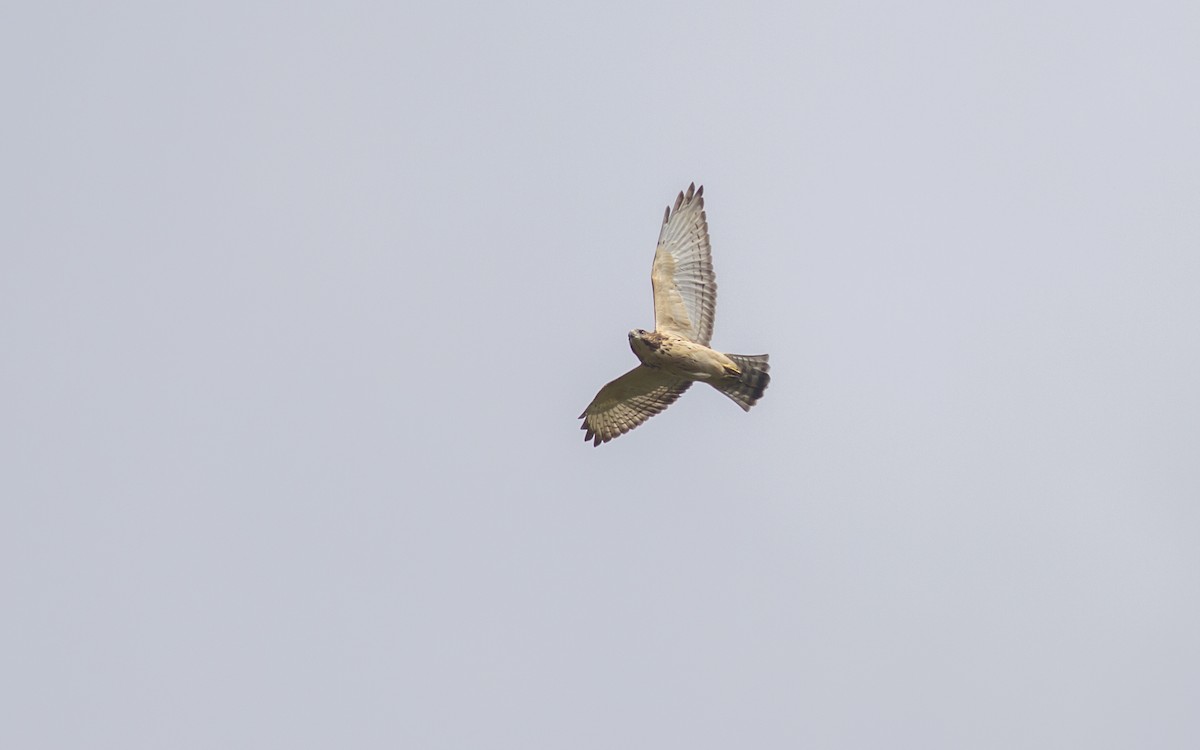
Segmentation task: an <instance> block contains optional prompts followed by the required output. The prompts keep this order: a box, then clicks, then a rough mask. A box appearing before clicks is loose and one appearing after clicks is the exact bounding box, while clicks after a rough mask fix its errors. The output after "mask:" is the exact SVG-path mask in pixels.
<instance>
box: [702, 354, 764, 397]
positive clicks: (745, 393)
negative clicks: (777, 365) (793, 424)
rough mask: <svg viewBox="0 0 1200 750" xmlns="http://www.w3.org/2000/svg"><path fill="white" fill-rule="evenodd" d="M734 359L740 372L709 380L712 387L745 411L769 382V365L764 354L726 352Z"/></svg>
mask: <svg viewBox="0 0 1200 750" xmlns="http://www.w3.org/2000/svg"><path fill="white" fill-rule="evenodd" d="M725 356H726V357H729V358H730V359H732V360H733V361H734V363H735V364H736V365H737V366H738V369H739V370H741V373H740V374H738V375H734V376H732V377H730V378H727V379H725V380H718V381H710V382H712V386H713V388H716V389H717V390H718V391H720V392H721V393H724V394H725V395H726V396H728V397H729V398H731V399H733V400H734V402H735V403H736V404H737V405H738V406H740V407H742V409H744V410H745V411H750V407H751V406H754V405H755V404H756V403H758V400H759V399H760V398H762V395H763V391H765V390H767V386H768V385H770V383H771V376H770V375H769V374H768V373H769V372H770V370H771V365H770V364H768V363H767V357H768V355H766V354H750V355H747V354H726V355H725Z"/></svg>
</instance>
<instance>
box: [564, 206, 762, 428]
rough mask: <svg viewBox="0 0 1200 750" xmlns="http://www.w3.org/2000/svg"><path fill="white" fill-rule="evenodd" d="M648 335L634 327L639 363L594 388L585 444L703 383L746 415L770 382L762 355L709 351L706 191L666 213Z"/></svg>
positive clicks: (711, 308)
mask: <svg viewBox="0 0 1200 750" xmlns="http://www.w3.org/2000/svg"><path fill="white" fill-rule="evenodd" d="M650 284H651V286H653V288H654V330H653V331H643V330H642V329H640V328H635V329H634V330H632V331H630V332H629V346H630V348H631V349H633V353H634V354H636V355H637V358H638V359H640V360H641V362H642V363H641V364H640V365H638V366H637V367H635V368H633V369H632V370H630V371H629V372H627V373H625V374H624V375H622V376H621V377H619V378H617V379H616V380H614V381H612V382H611V383H609V384H608V385H606V386H604V387H603V388H601V389H600V392H599V393H597V394H596V398H594V399H592V403H590V404H588V407H587V408H586V409H584V410H583V414H580V415H579V418H580V419H582V420H583V424H582V425H581V427H580V429H583V430H585V434H584V438H583V439H584V442H587V441H588V440H591V441H592V445H594V446H598V445H600V444H601V443H607V442H608V441H609V440H612V439H613V438H615V437H619V436H621V435H624V434H625V433H626V432H629V431H630V430H632V429H633V428H634V427H637V426H638V425H640V424H641V423H642V422H645V421H646V420H647V419H649V418H650V417H653V416H654V415H655V414H658V413H659V412H661V411H662V410H663V409H666V408H667V407H668V406H670V405H671V404H673V403H675V399H677V398H679V397H680V396H681V395H683V392H684V391H686V390H687V389H688V388H690V387H691V385H692V383H694V382H696V381H702V382H705V383H708V384H709V385H711V386H712V387H713V388H716V389H717V390H718V391H720V392H721V393H724V394H725V395H726V396H728V397H729V398H731V399H733V401H734V403H736V404H737V405H738V406H740V407H742V409H744V410H745V411H750V407H751V406H754V404H755V403H757V402H758V400H759V399H760V398H762V395H763V391H764V390H766V388H767V384H768V383H770V382H771V376H770V375H769V374H768V371H769V370H770V369H771V367H770V365H769V364H767V355H766V354H757V355H745V354H722V353H721V352H718V351H715V350H713V349H710V348H709V347H708V342H709V340H710V339H712V329H713V313H714V312H715V311H716V307H717V277H716V274H714V273H713V266H712V248H711V246H710V245H709V241H708V217H707V216H706V215H705V213H704V187H703V186H701V187H699V188H697V187H696V185H695V183H693V184H692V185H690V186H688V189H687V193H686V194H685V193H682V192H681V193H680V194H679V197H678V198H676V199H675V208H674V209H672V208H671V207H670V206H668V207H667V212H666V214H665V215H664V216H663V224H662V230H661V231H659V233H658V249H657V250H656V251H655V252H654V265H653V267H652V268H651V270H650Z"/></svg>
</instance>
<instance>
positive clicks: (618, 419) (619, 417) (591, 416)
mask: <svg viewBox="0 0 1200 750" xmlns="http://www.w3.org/2000/svg"><path fill="white" fill-rule="evenodd" d="M691 384H692V381H690V380H679V379H678V378H675V377H674V376H672V375H668V374H666V373H664V372H663V371H662V370H657V369H651V368H649V367H646V366H645V365H638V366H637V367H635V368H633V369H632V370H630V371H629V372H627V373H625V374H624V375H622V376H621V377H619V378H617V379H616V380H614V381H612V382H611V383H609V384H608V385H606V386H604V387H603V388H601V389H600V392H599V393H597V394H596V398H594V399H592V403H590V404H588V408H586V409H584V410H583V414H580V415H579V418H580V419H582V420H583V424H582V425H580V429H581V430H587V433H586V434H585V435H584V436H583V439H584V441H588V440H591V441H592V445H600V444H601V443H607V442H608V441H609V440H612V439H613V438H615V437H619V436H621V435H624V434H625V433H626V432H629V431H630V430H632V429H633V428H634V427H637V426H638V425H640V424H641V423H642V422H645V421H646V420H647V419H649V418H650V417H653V416H654V415H655V414H658V413H659V412H661V411H662V410H663V409H666V408H667V407H668V406H670V405H671V404H673V403H675V399H677V398H679V396H680V395H681V394H682V393H683V392H684V391H686V390H687V389H688V387H689V386H690V385H691Z"/></svg>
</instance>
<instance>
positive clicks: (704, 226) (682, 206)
mask: <svg viewBox="0 0 1200 750" xmlns="http://www.w3.org/2000/svg"><path fill="white" fill-rule="evenodd" d="M650 283H651V284H652V285H653V286H654V328H655V329H656V330H658V331H660V332H662V333H674V334H678V335H680V336H683V337H684V338H686V339H690V340H691V341H695V342H696V343H698V344H703V345H705V346H708V342H709V341H710V340H711V339H712V329H713V316H714V315H715V313H716V309H717V276H716V274H715V273H713V266H712V247H711V246H710V245H709V242H708V218H707V217H706V216H705V215H704V186H703V185H701V186H700V188H699V189H697V188H696V185H695V184H694V183H693V184H692V185H690V186H688V190H687V194H686V195H685V194H684V193H680V194H679V197H678V198H676V199H675V209H674V211H672V210H671V208H669V207H668V208H667V213H666V215H664V216H663V225H662V231H660V232H659V233H658V249H657V250H656V251H655V252H654V268H653V269H651V271H650Z"/></svg>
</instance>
